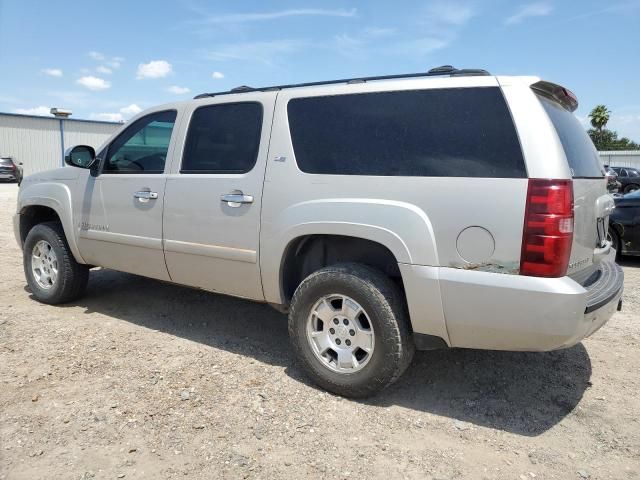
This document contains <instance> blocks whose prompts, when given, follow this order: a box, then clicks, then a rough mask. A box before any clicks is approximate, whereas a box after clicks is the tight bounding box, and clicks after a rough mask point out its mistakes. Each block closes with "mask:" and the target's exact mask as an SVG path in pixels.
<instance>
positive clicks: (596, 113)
mask: <svg viewBox="0 0 640 480" xmlns="http://www.w3.org/2000/svg"><path fill="white" fill-rule="evenodd" d="M610 115H611V111H609V110H608V109H607V107H606V106H605V105H596V106H595V108H594V109H593V110H591V113H590V114H589V118H590V119H591V126H592V127H593V128H594V129H595V131H596V135H595V138H596V139H595V140H594V141H593V143H595V144H596V147H598V145H599V144H600V145H601V144H603V143H604V138H603V134H602V131H603V130H604V127H606V126H607V122H608V121H609V116H610ZM591 138H593V137H591ZM598 150H600V147H598Z"/></svg>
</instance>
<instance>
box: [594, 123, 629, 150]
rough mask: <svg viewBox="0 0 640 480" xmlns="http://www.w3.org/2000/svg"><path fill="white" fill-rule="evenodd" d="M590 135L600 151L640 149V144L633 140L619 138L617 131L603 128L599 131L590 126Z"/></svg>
mask: <svg viewBox="0 0 640 480" xmlns="http://www.w3.org/2000/svg"><path fill="white" fill-rule="evenodd" d="M588 133H589V136H590V137H591V140H592V141H593V143H594V145H595V146H596V149H598V150H600V151H604V150H640V145H639V144H637V143H635V142H632V141H631V140H629V139H628V138H626V137H622V138H618V134H617V132H614V131H612V130H608V129H606V128H603V129H602V130H600V131H598V130H596V129H595V128H590V129H589V131H588Z"/></svg>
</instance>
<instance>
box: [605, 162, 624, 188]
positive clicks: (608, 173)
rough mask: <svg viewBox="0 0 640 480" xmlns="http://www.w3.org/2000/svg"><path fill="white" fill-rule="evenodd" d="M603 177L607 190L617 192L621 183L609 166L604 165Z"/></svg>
mask: <svg viewBox="0 0 640 480" xmlns="http://www.w3.org/2000/svg"><path fill="white" fill-rule="evenodd" d="M604 170H605V178H606V179H607V190H608V191H609V193H617V192H619V191H620V189H621V188H622V184H621V183H620V182H619V181H618V174H617V173H616V172H615V170H613V169H611V167H609V166H607V165H605V166H604Z"/></svg>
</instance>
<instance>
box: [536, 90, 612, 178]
mask: <svg viewBox="0 0 640 480" xmlns="http://www.w3.org/2000/svg"><path fill="white" fill-rule="evenodd" d="M538 98H539V99H540V103H542V106H543V107H544V109H545V111H546V112H547V115H548V116H549V119H550V120H551V123H553V126H554V127H555V129H556V132H557V133H558V137H559V138H560V142H561V143H562V148H563V149H564V153H565V155H566V156H567V161H568V162H569V168H571V174H572V176H573V178H602V176H603V175H604V168H603V167H602V164H601V163H600V158H599V157H598V152H597V150H596V148H595V146H594V145H593V142H592V141H591V139H590V138H589V135H587V131H586V130H585V129H584V127H583V126H582V124H581V123H580V120H578V119H577V117H576V116H575V115H574V114H573V113H571V112H570V111H568V110H566V109H565V108H564V107H562V106H561V105H560V104H558V103H556V102H554V101H553V100H550V99H548V98H546V97H542V96H540V95H538Z"/></svg>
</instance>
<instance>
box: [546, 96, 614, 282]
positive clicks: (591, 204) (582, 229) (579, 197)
mask: <svg viewBox="0 0 640 480" xmlns="http://www.w3.org/2000/svg"><path fill="white" fill-rule="evenodd" d="M538 99H539V100H540V102H541V104H542V106H543V107H544V110H545V112H546V113H547V115H548V117H549V119H550V120H551V123H552V124H553V126H554V128H555V130H556V133H557V134H558V138H559V139H560V143H561V144H562V148H563V150H564V153H565V156H566V158H567V162H568V164H569V168H570V170H571V175H572V177H573V200H574V215H575V219H574V227H573V229H574V231H573V246H572V249H571V258H570V260H569V269H568V274H569V275H571V274H572V273H577V272H579V271H581V270H584V269H587V268H589V267H591V266H592V265H593V264H594V263H597V261H598V260H599V259H600V258H601V256H602V255H604V254H605V253H606V252H607V248H606V238H607V230H608V226H609V213H610V212H611V210H612V208H613V199H612V197H611V196H610V195H609V194H608V193H607V187H606V183H605V180H604V167H603V165H602V162H601V161H600V158H599V157H598V152H597V151H596V149H595V147H594V145H593V142H592V141H591V139H590V138H589V135H587V132H586V131H585V129H584V127H583V126H582V124H581V123H580V121H579V120H578V119H577V117H576V116H575V115H574V114H573V113H571V112H570V111H569V110H568V109H566V108H565V107H564V106H562V105H560V103H558V102H556V101H555V100H553V99H551V98H547V97H545V96H542V95H538Z"/></svg>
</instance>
